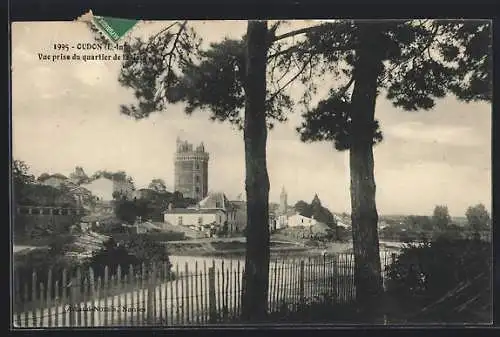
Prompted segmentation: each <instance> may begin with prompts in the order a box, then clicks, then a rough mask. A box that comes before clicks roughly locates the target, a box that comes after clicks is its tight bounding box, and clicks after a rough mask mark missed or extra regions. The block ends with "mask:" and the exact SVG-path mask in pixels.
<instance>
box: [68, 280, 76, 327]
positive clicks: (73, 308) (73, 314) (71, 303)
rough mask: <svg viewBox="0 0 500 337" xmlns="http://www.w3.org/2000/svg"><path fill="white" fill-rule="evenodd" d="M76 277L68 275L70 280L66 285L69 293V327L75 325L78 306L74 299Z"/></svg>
mask: <svg viewBox="0 0 500 337" xmlns="http://www.w3.org/2000/svg"><path fill="white" fill-rule="evenodd" d="M76 283H77V281H76V278H75V277H71V276H70V282H69V285H67V286H66V287H68V288H69V289H68V295H69V327H71V328H73V327H76V313H77V310H78V306H77V305H75V303H74V302H75V300H76Z"/></svg>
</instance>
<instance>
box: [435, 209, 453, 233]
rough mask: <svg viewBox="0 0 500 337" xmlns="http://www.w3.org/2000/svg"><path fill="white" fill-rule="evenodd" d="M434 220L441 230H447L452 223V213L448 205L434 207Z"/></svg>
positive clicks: (436, 226)
mask: <svg viewBox="0 0 500 337" xmlns="http://www.w3.org/2000/svg"><path fill="white" fill-rule="evenodd" d="M432 222H433V225H434V226H435V228H437V229H439V230H446V228H447V227H448V226H449V225H450V224H451V217H450V213H449V212H448V206H446V205H437V206H436V207H435V208H434V212H433V214H432Z"/></svg>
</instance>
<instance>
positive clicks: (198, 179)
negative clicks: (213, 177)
mask: <svg viewBox="0 0 500 337" xmlns="http://www.w3.org/2000/svg"><path fill="white" fill-rule="evenodd" d="M208 159H209V154H208V152H205V146H204V145H203V143H201V144H200V145H198V146H197V147H196V148H193V145H192V144H190V143H188V142H187V141H181V139H180V138H177V149H176V152H175V165H174V171H175V172H174V174H175V183H174V188H175V191H179V192H181V193H182V195H183V196H184V197H185V198H192V199H195V200H196V201H199V200H201V199H203V198H204V197H206V195H207V193H208Z"/></svg>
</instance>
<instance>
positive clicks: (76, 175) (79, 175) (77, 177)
mask: <svg viewBox="0 0 500 337" xmlns="http://www.w3.org/2000/svg"><path fill="white" fill-rule="evenodd" d="M69 178H70V179H71V180H73V181H74V182H75V183H76V184H77V185H80V184H85V183H88V182H89V177H88V176H87V174H86V173H85V171H84V170H83V168H82V167H80V166H77V167H75V171H74V172H72V173H71V174H70V175H69Z"/></svg>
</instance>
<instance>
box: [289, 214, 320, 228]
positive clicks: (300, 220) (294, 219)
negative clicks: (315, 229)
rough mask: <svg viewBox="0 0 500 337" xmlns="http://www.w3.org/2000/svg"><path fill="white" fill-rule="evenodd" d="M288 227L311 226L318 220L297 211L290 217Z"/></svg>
mask: <svg viewBox="0 0 500 337" xmlns="http://www.w3.org/2000/svg"><path fill="white" fill-rule="evenodd" d="M287 220H288V223H287V225H288V227H311V226H314V225H316V223H317V221H316V220H315V219H314V217H312V218H308V217H306V216H303V215H300V214H298V213H295V214H294V215H292V216H289V217H288V219H287Z"/></svg>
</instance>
